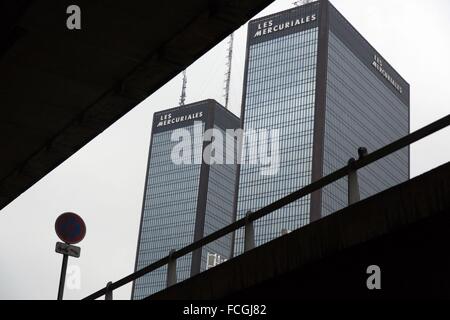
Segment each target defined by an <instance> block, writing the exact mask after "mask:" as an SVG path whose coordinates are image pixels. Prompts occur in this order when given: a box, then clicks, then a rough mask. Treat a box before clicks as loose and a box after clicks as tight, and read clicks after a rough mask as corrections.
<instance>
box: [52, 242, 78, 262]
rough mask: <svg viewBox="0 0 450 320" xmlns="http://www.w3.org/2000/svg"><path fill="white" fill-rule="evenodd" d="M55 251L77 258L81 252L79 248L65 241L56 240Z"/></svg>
mask: <svg viewBox="0 0 450 320" xmlns="http://www.w3.org/2000/svg"><path fill="white" fill-rule="evenodd" d="M55 252H56V253H60V254H66V255H68V256H70V257H74V258H79V257H80V253H81V248H80V247H75V246H72V245H70V244H67V243H62V242H57V243H56V248H55Z"/></svg>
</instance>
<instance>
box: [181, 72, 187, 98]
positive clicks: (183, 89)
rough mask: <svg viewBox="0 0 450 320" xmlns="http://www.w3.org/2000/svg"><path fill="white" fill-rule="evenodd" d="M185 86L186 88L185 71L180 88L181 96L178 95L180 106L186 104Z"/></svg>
mask: <svg viewBox="0 0 450 320" xmlns="http://www.w3.org/2000/svg"><path fill="white" fill-rule="evenodd" d="M186 86H187V75H186V69H184V70H183V85H182V87H181V95H180V106H184V103H185V102H186Z"/></svg>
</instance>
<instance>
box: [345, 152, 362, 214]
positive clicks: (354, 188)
mask: <svg viewBox="0 0 450 320" xmlns="http://www.w3.org/2000/svg"><path fill="white" fill-rule="evenodd" d="M355 162H356V160H355V159H354V158H352V159H350V161H349V162H348V164H349V165H350V166H351V165H352V164H353V163H355ZM360 199H361V198H360V195H359V183H358V172H357V171H356V170H351V171H350V172H349V173H348V205H349V206H350V205H352V204H354V203H357V202H359V200H360Z"/></svg>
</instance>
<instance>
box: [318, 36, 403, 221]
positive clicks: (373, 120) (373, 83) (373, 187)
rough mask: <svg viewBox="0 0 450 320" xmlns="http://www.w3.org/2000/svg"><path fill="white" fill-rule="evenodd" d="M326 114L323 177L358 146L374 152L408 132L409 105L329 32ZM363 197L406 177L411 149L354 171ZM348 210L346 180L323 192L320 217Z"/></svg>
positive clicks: (341, 164) (391, 185)
mask: <svg viewBox="0 0 450 320" xmlns="http://www.w3.org/2000/svg"><path fill="white" fill-rule="evenodd" d="M328 56H329V60H328V81H327V111H326V124H325V143H324V167H323V174H324V175H328V174H330V173H332V172H334V171H336V170H337V169H338V168H342V167H344V166H345V165H346V164H347V162H348V160H349V159H350V158H351V157H355V158H357V150H358V148H359V147H365V148H367V149H368V151H369V152H370V151H375V150H378V149H380V148H382V147H383V146H385V145H388V144H389V143H392V142H394V141H396V140H398V139H400V138H402V137H404V136H406V135H407V134H408V133H409V107H408V106H406V105H405V104H404V103H403V102H402V101H400V100H399V99H398V98H397V97H396V96H395V94H394V93H392V92H390V91H389V90H386V88H385V84H383V83H382V81H381V80H380V79H378V78H377V77H376V76H375V75H374V74H373V73H372V71H371V70H369V69H368V67H366V66H365V65H364V64H363V63H362V62H360V61H359V59H358V57H357V56H355V55H354V54H353V53H352V52H351V51H350V50H349V49H348V48H347V47H346V46H345V44H343V43H342V41H340V40H339V39H338V38H337V37H336V36H335V35H334V34H333V33H332V32H331V33H330V38H329V49H328ZM358 176H359V187H360V193H361V198H362V199H364V198H367V197H369V196H372V195H374V194H376V193H379V192H381V191H383V190H385V189H387V188H389V187H393V186H395V185H397V184H399V183H402V182H405V181H406V180H408V179H409V148H406V149H404V150H401V151H400V152H397V153H394V154H392V155H389V156H388V157H386V158H384V159H382V160H380V161H378V162H376V163H374V164H372V165H370V166H368V167H366V168H363V169H361V170H359V171H358ZM346 206H347V179H342V180H340V181H338V182H336V183H334V184H331V185H329V186H327V187H325V188H324V189H323V193H322V216H326V215H329V214H331V213H334V212H336V211H338V210H340V209H342V208H345V207H346Z"/></svg>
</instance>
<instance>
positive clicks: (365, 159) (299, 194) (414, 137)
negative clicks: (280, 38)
mask: <svg viewBox="0 0 450 320" xmlns="http://www.w3.org/2000/svg"><path fill="white" fill-rule="evenodd" d="M448 126H450V115H447V116H446V117H444V118H442V119H440V120H438V121H436V122H433V123H432V124H430V125H428V126H426V127H424V128H422V129H420V130H418V131H416V132H414V133H411V134H409V135H407V136H406V137H404V138H401V139H400V140H397V141H395V142H393V143H391V144H389V145H387V146H385V147H383V148H381V149H379V150H377V151H375V152H373V153H370V154H367V150H366V149H365V148H360V149H359V150H358V153H359V159H358V160H356V159H353V158H352V159H350V161H349V163H348V165H347V166H345V167H344V168H342V169H340V170H337V171H335V172H333V173H331V174H329V175H327V176H325V177H323V178H321V179H320V180H317V181H315V182H313V183H311V184H310V185H308V186H306V187H304V188H301V189H300V190H298V191H296V192H294V193H292V194H290V195H288V196H286V197H284V198H282V199H280V200H278V201H276V202H274V203H272V204H270V205H268V206H266V207H264V208H262V209H260V210H258V211H255V212H249V213H248V214H247V215H246V217H244V218H243V219H240V220H238V221H236V222H234V223H232V224H230V225H228V226H226V227H224V228H223V229H220V230H218V231H216V232H214V233H212V234H210V235H208V236H206V237H204V238H202V239H200V240H198V241H196V242H194V243H191V244H190V245H188V246H186V247H184V248H182V249H180V250H172V251H171V252H170V253H169V254H168V256H166V257H164V258H162V259H161V260H158V261H156V262H154V263H152V264H150V265H149V266H147V267H145V268H143V269H141V270H139V271H136V272H134V273H132V274H130V275H128V276H126V277H124V278H122V279H120V280H118V281H116V282H108V284H107V286H106V287H105V288H103V289H100V290H98V291H97V292H95V293H93V294H91V295H89V296H87V297H86V298H84V299H83V300H93V299H97V298H100V297H102V296H105V299H106V300H112V292H113V291H114V290H116V289H118V288H120V287H122V286H124V285H127V284H128V283H130V282H132V281H134V280H136V279H138V278H140V277H142V276H144V275H146V274H148V273H150V272H152V271H154V270H156V269H158V268H160V267H163V266H165V265H168V268H167V269H168V270H167V282H166V284H167V287H169V286H172V285H174V284H176V282H177V273H176V261H177V259H178V258H181V257H183V256H185V255H187V254H189V253H191V252H193V251H195V250H199V249H201V248H202V247H204V246H205V245H207V244H209V243H211V242H213V241H216V240H218V239H220V238H222V237H223V236H226V235H228V234H230V233H232V232H234V231H236V230H238V229H240V228H242V227H245V237H244V251H248V250H251V249H253V248H254V247H255V237H254V229H253V222H254V221H256V220H258V219H260V218H262V217H265V216H267V215H268V214H270V213H272V212H274V211H276V210H278V209H280V208H282V207H284V206H286V205H288V204H290V203H292V202H294V201H297V200H299V199H301V198H303V197H305V196H307V195H309V194H311V193H313V192H315V191H318V190H320V189H322V188H324V187H326V186H327V185H329V184H331V183H333V182H336V181H338V180H340V179H342V178H344V177H346V176H348V178H349V179H348V203H349V205H350V204H353V203H355V202H358V201H359V199H360V195H359V186H358V175H357V171H358V170H359V169H361V168H364V167H366V166H368V165H370V164H372V163H374V162H376V161H378V160H380V159H382V158H384V157H386V156H388V155H390V154H392V153H394V152H397V151H399V150H401V149H403V148H406V147H408V146H409V145H411V144H413V143H415V142H417V141H419V140H422V139H423V138H426V137H428V136H429V135H431V134H433V133H436V132H437V131H440V130H442V129H444V128H446V127H448Z"/></svg>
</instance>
